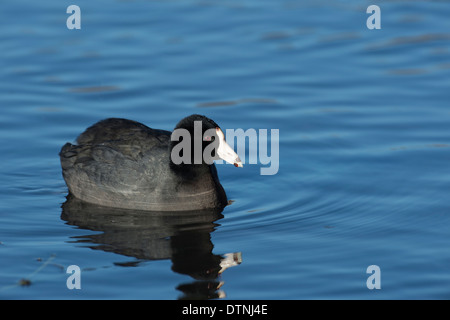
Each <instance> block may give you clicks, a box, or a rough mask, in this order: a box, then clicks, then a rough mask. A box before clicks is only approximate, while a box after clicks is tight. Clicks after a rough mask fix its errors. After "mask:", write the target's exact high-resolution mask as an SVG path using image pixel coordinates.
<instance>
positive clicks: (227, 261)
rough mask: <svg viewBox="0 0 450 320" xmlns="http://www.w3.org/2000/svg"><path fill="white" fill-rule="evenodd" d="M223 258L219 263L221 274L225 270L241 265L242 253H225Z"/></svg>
mask: <svg viewBox="0 0 450 320" xmlns="http://www.w3.org/2000/svg"><path fill="white" fill-rule="evenodd" d="M223 256H224V258H223V259H222V260H221V261H220V268H221V269H220V271H219V273H222V272H224V271H225V270H226V269H228V268H230V267H234V266H237V265H240V264H241V263H242V253H241V252H234V253H226V254H224V255H223Z"/></svg>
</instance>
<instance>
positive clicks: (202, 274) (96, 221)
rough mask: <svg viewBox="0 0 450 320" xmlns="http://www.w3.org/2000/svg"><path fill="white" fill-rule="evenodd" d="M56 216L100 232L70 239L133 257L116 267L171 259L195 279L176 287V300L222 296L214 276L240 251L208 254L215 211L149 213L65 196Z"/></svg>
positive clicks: (175, 267) (233, 261) (177, 268)
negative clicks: (179, 298)
mask: <svg viewBox="0 0 450 320" xmlns="http://www.w3.org/2000/svg"><path fill="white" fill-rule="evenodd" d="M62 209H63V210H62V214H61V219H63V220H65V221H67V223H68V224H69V225H76V226H78V227H80V228H82V229H88V230H93V231H101V232H102V233H99V234H88V235H85V236H77V237H75V239H76V242H79V243H81V242H82V243H83V245H84V246H85V245H86V243H87V242H91V243H92V246H89V248H91V249H95V250H103V251H107V252H114V253H117V254H121V255H125V256H129V257H134V258H136V259H138V260H137V261H133V262H129V263H126V264H123V263H121V264H116V265H120V266H131V265H133V266H134V265H137V264H139V263H140V262H141V261H142V260H161V259H171V260H172V270H173V271H175V272H177V273H181V274H186V275H189V276H191V277H192V278H194V279H195V280H196V281H194V282H192V283H188V284H186V283H184V284H181V285H179V286H178V287H177V289H178V290H180V291H182V292H183V293H184V295H183V296H182V297H181V298H182V299H208V298H220V297H223V296H224V293H223V292H222V291H218V290H219V288H220V287H221V286H222V285H223V282H221V281H220V280H217V278H218V277H219V275H220V274H221V273H222V272H223V271H224V270H225V269H227V268H228V267H230V266H235V265H238V264H240V263H241V261H242V260H241V254H240V253H230V254H225V255H217V254H214V253H213V248H214V245H213V243H212V242H211V232H213V231H214V229H215V227H216V226H217V225H218V224H217V223H216V221H217V220H219V219H221V218H223V215H222V213H221V210H218V209H214V210H202V211H192V212H167V211H164V212H149V211H138V210H126V209H125V210H124V209H118V208H111V207H102V206H99V205H93V204H89V203H86V202H83V201H81V200H78V199H77V198H75V197H73V196H71V195H68V197H67V201H66V202H65V203H64V204H63V206H62Z"/></svg>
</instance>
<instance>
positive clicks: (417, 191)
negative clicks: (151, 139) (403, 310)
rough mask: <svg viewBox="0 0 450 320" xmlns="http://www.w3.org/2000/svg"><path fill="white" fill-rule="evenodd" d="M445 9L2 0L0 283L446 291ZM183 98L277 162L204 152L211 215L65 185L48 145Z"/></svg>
mask: <svg viewBox="0 0 450 320" xmlns="http://www.w3.org/2000/svg"><path fill="white" fill-rule="evenodd" d="M71 4H76V5H78V6H79V7H80V8H81V29H80V30H76V29H74V30H69V29H68V28H67V27H66V20H67V18H68V17H69V14H67V13H66V9H67V7H68V6H69V5H71ZM371 4H377V5H379V7H380V8H381V29H379V30H369V29H368V28H367V26H366V20H367V19H368V17H369V16H370V15H369V14H367V13H366V9H367V7H368V6H369V5H371ZM449 17H450V5H449V4H448V2H446V1H433V2H431V1H408V2H407V1H377V2H376V3H374V2H372V1H356V0H355V1H292V0H291V1H287V0H286V1H281V0H278V1H267V0H265V1H262V0H239V1H238V0H227V1H218V0H217V1H213V0H200V1H199V0H197V1H195V0H185V1H140V0H135V1H105V0H99V1H95V2H94V1H84V0H79V1H65V0H64V1H58V3H57V4H56V2H55V1H50V0H44V1H38V2H30V1H24V0H14V1H12V0H6V1H2V4H1V5H0V19H1V21H2V25H3V26H2V28H1V29H0V49H1V50H0V51H1V59H0V69H1V72H0V87H1V90H0V162H1V166H0V181H1V184H0V298H2V299H91V298H92V299H185V298H200V299H206V298H224V299H448V298H450V272H449V266H450V250H449V248H450V202H449V194H450V104H449V101H450V19H449ZM193 113H200V114H204V115H206V116H208V117H210V118H212V119H214V120H215V121H216V122H217V123H218V124H219V125H220V126H221V127H222V128H223V129H238V128H242V129H243V130H247V129H250V128H253V129H255V130H259V129H269V132H270V129H279V170H278V172H277V173H276V174H274V175H261V174H260V169H261V168H262V167H265V166H266V165H263V164H261V163H259V164H249V163H247V164H244V167H243V168H235V167H233V166H231V165H224V164H220V165H219V164H218V165H217V169H218V172H219V176H220V180H221V182H222V185H223V186H224V188H225V190H226V191H227V194H228V197H229V198H230V199H231V200H232V203H231V205H229V206H227V207H226V208H225V209H224V210H223V212H221V213H220V212H208V213H202V214H186V215H182V214H176V213H174V214H161V213H148V214H142V213H138V212H128V211H123V210H122V211H121V210H117V209H105V208H99V207H95V206H89V205H86V204H84V203H80V202H77V201H76V199H75V200H74V199H69V200H67V199H66V196H67V187H66V185H65V183H64V180H63V178H62V175H61V168H60V163H59V157H58V152H59V150H60V148H61V147H62V146H63V145H64V144H65V143H66V142H68V141H74V140H75V138H76V137H77V135H78V134H80V133H81V132H82V131H83V130H84V129H85V128H87V127H88V126H90V125H92V124H93V123H95V122H96V121H98V120H100V119H104V118H107V117H124V118H129V119H134V120H138V121H140V122H142V123H145V124H147V125H148V126H150V127H153V128H159V129H166V130H172V129H173V127H174V126H175V124H176V123H177V122H178V121H179V120H180V119H181V118H183V117H184V116H186V115H189V114H193ZM247 160H248V159H247ZM247 162H248V161H247ZM70 265H77V266H79V267H80V269H81V289H80V290H76V289H73V290H69V289H68V288H67V286H66V280H67V278H68V277H69V274H67V273H66V271H67V268H68V267H69V266H70ZM370 265H376V266H378V267H379V268H380V278H379V280H380V282H381V289H379V290H377V289H373V290H369V289H368V287H367V285H366V281H367V279H368V277H369V276H370V275H371V274H368V273H367V272H366V271H367V268H368V267H369V266H370Z"/></svg>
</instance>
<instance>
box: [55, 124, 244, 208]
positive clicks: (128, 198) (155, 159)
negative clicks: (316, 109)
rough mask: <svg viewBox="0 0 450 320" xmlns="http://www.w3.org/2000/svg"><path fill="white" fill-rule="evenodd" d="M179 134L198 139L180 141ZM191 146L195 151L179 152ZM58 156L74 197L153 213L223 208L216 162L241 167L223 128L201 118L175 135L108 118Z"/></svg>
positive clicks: (66, 146)
mask: <svg viewBox="0 0 450 320" xmlns="http://www.w3.org/2000/svg"><path fill="white" fill-rule="evenodd" d="M199 125H200V126H199ZM198 128H201V134H200V132H198ZM183 129H184V130H183ZM211 129H212V130H211ZM175 133H177V135H176V137H175ZM180 133H181V134H183V133H189V134H190V137H193V138H192V139H187V138H186V137H185V136H184V135H181V136H182V138H180V137H179V136H180ZM171 136H172V138H171ZM185 139H186V140H185ZM172 140H173V141H172ZM186 143H188V145H189V146H190V148H181V149H180V145H181V144H184V146H186ZM199 146H201V151H206V150H205V149H207V148H208V149H207V150H210V152H209V154H210V155H211V156H210V159H209V160H208V159H206V158H205V159H203V157H201V159H200V161H199V159H198V158H196V157H194V154H196V155H197V154H198V153H195V152H190V151H191V150H194V151H195V149H197V150H198V149H199ZM189 149H190V150H189ZM175 150H176V151H177V152H175ZM211 150H212V152H211ZM172 151H174V152H172ZM185 152H186V153H185ZM205 153H207V152H205ZM59 156H60V160H61V166H62V172H63V177H64V180H65V181H66V184H67V186H68V187H69V192H70V193H71V194H72V195H73V196H75V197H77V198H79V199H81V200H84V201H86V202H90V203H95V204H99V205H103V206H109V207H117V208H124V209H136V210H150V211H184V210H198V209H207V208H221V207H222V208H223V207H224V206H225V205H226V204H227V202H228V200H227V196H226V193H225V190H224V189H223V187H222V185H221V184H220V182H219V178H218V176H217V170H216V167H215V165H214V163H213V162H212V161H211V159H219V158H221V159H223V160H225V161H227V162H229V163H232V164H234V165H235V166H236V167H242V162H241V160H240V159H239V157H238V155H237V154H236V153H235V152H234V151H233V149H232V148H231V147H230V146H229V145H228V144H227V143H226V142H225V138H224V134H223V132H222V130H221V129H220V127H219V126H218V125H217V124H216V123H215V122H214V121H213V120H211V119H208V118H207V117H205V116H201V115H191V116H188V117H186V118H184V119H182V120H181V121H180V122H179V123H178V124H177V126H176V127H175V130H174V132H173V133H172V132H170V131H165V130H158V129H152V128H149V127H147V126H145V125H143V124H141V123H139V122H136V121H132V120H126V119H118V118H110V119H105V120H102V121H100V122H98V123H96V124H94V125H93V126H91V127H89V128H88V129H87V130H86V131H85V132H83V133H82V134H81V135H80V136H79V137H78V138H77V145H72V144H70V143H66V144H65V145H64V146H63V147H62V149H61V152H60V153H59ZM180 158H181V159H182V160H183V161H181V163H180ZM189 160H191V161H189Z"/></svg>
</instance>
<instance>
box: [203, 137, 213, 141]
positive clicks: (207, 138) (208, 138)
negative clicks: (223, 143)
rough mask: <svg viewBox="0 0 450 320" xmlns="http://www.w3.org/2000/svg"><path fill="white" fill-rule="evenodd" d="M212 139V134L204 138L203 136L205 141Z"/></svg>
mask: <svg viewBox="0 0 450 320" xmlns="http://www.w3.org/2000/svg"><path fill="white" fill-rule="evenodd" d="M211 140H212V139H211V136H205V137H204V138H203V141H211Z"/></svg>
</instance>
